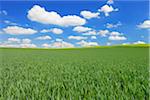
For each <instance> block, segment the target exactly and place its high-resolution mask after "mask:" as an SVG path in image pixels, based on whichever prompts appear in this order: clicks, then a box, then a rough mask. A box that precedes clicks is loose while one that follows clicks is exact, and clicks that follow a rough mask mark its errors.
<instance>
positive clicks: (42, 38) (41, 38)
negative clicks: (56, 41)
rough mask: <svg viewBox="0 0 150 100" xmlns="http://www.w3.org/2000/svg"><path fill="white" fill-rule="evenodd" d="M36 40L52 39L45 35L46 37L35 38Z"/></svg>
mask: <svg viewBox="0 0 150 100" xmlns="http://www.w3.org/2000/svg"><path fill="white" fill-rule="evenodd" d="M36 39H37V40H51V39H52V38H51V37H50V36H48V35H46V36H40V37H37V38H36Z"/></svg>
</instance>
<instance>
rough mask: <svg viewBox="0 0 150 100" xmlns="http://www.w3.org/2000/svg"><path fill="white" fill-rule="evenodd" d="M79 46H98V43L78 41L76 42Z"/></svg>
mask: <svg viewBox="0 0 150 100" xmlns="http://www.w3.org/2000/svg"><path fill="white" fill-rule="evenodd" d="M77 44H79V45H80V46H81V47H91V46H98V45H99V44H98V43H97V42H87V41H84V40H82V41H80V42H77Z"/></svg>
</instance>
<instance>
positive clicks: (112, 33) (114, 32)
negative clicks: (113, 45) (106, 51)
mask: <svg viewBox="0 0 150 100" xmlns="http://www.w3.org/2000/svg"><path fill="white" fill-rule="evenodd" d="M110 35H113V36H116V35H122V33H119V32H116V31H112V32H111V33H110Z"/></svg>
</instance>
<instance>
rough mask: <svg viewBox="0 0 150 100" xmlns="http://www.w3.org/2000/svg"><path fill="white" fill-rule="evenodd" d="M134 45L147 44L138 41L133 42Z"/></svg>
mask: <svg viewBox="0 0 150 100" xmlns="http://www.w3.org/2000/svg"><path fill="white" fill-rule="evenodd" d="M133 44H146V43H145V42H144V41H136V42H133Z"/></svg>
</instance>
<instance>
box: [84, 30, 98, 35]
mask: <svg viewBox="0 0 150 100" xmlns="http://www.w3.org/2000/svg"><path fill="white" fill-rule="evenodd" d="M83 35H96V31H95V30H92V31H88V32H86V33H83Z"/></svg>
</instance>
